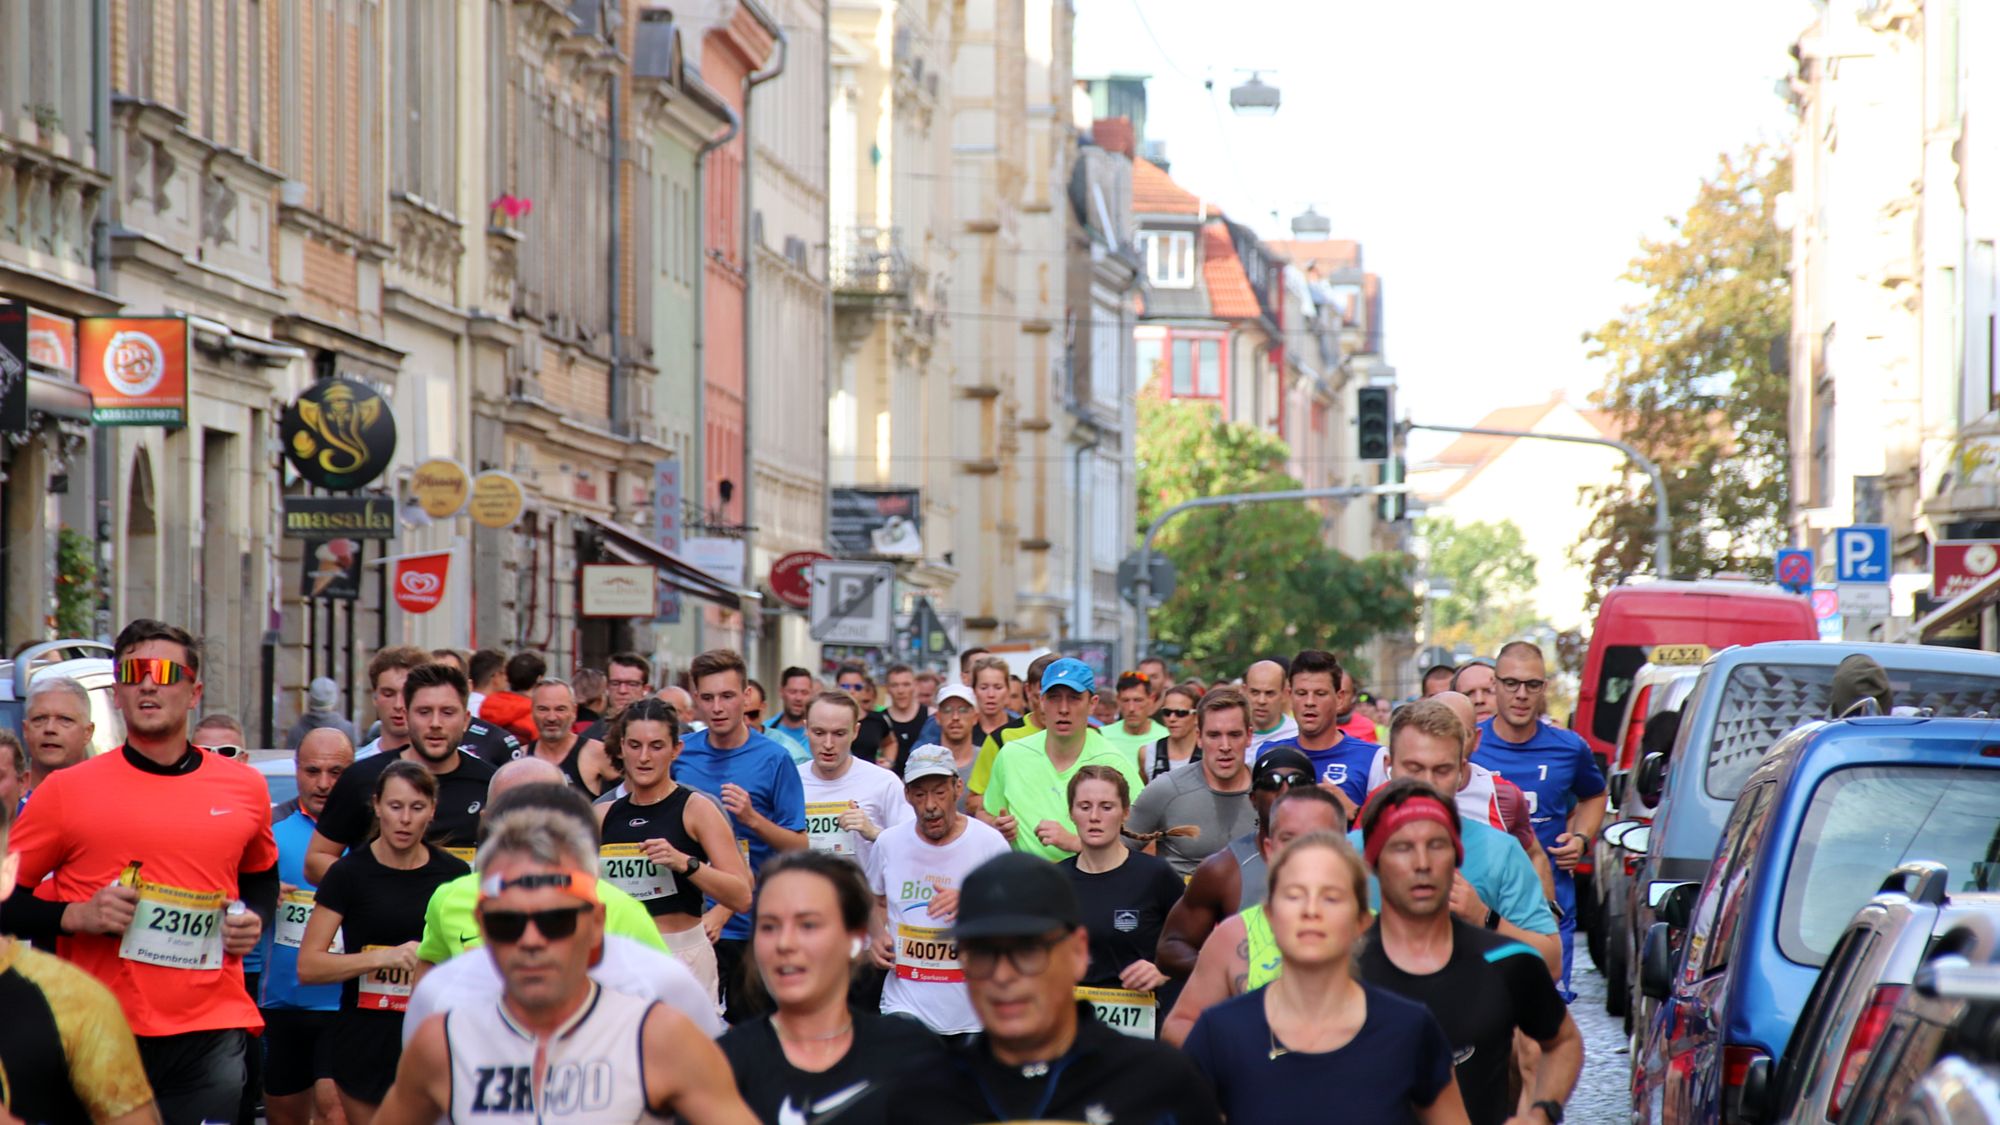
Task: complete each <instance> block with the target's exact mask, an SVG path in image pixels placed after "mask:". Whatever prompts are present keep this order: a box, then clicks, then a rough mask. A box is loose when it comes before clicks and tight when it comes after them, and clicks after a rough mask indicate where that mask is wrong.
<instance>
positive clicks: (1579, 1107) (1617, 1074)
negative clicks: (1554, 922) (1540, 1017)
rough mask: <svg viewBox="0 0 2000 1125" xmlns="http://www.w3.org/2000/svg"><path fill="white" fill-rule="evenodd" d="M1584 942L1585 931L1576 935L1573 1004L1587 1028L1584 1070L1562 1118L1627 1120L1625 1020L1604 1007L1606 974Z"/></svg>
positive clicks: (1599, 1122) (1605, 1122) (1598, 1122)
mask: <svg viewBox="0 0 2000 1125" xmlns="http://www.w3.org/2000/svg"><path fill="white" fill-rule="evenodd" d="M1584 945H1585V943H1584V940H1583V936H1582V935H1581V934H1579V935H1577V939H1576V967H1575V969H1574V970H1573V977H1574V979H1573V981H1572V984H1573V985H1574V987H1575V988H1576V1002H1575V1003H1573V1004H1571V1005H1570V1006H1569V1010H1570V1014H1571V1015H1572V1016H1574V1017H1575V1019H1576V1025H1577V1027H1578V1028H1579V1029H1580V1030H1581V1031H1582V1032H1583V1076H1582V1077H1581V1078H1579V1079H1577V1083H1576V1093H1575V1094H1574V1095H1572V1096H1571V1097H1570V1099H1569V1106H1568V1110H1567V1113H1566V1114H1565V1116H1564V1120H1565V1121H1568V1122H1574V1123H1576V1125H1586V1123H1587V1125H1609V1123H1611V1122H1617V1121H1624V1120H1626V1119H1627V1117H1628V1116H1629V1114H1630V1112H1631V1096H1630V1091H1631V1065H1632V1057H1631V1055H1630V1053H1629V1052H1628V1050H1627V1047H1626V1040H1625V1028H1624V1025H1623V1023H1622V1021H1620V1020H1619V1019H1618V1018H1617V1017H1616V1016H1610V1015H1606V1014H1605V1012H1604V977H1603V975H1602V974H1600V973H1599V972H1598V971H1597V967H1596V966H1595V965H1593V964H1591V961H1590V953H1589V951H1588V950H1587V949H1585V948H1584Z"/></svg>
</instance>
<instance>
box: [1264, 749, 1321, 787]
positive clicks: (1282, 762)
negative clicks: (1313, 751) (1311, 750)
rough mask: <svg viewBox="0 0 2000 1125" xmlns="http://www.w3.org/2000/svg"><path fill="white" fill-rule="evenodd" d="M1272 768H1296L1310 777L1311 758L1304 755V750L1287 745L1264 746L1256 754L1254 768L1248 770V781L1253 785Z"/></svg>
mask: <svg viewBox="0 0 2000 1125" xmlns="http://www.w3.org/2000/svg"><path fill="white" fill-rule="evenodd" d="M1274 770H1297V771H1299V772H1300V773H1302V774H1305V775H1306V776H1307V777H1311V776H1312V775H1313V764H1312V759H1311V758H1308V757H1306V755H1305V751H1303V750H1294V749H1292V748H1291V747H1289V746H1266V747H1265V748H1264V750H1263V752H1262V753H1260V754H1258V755H1257V766H1256V768H1255V769H1252V770H1251V771H1250V783H1251V784H1252V785H1255V784H1256V783H1257V782H1259V781H1262V780H1264V775H1265V774H1267V773H1270V772H1272V771H1274Z"/></svg>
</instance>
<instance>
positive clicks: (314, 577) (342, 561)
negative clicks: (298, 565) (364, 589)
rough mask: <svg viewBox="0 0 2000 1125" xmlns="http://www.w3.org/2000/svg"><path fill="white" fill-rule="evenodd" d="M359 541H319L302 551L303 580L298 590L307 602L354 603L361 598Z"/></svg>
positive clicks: (360, 549)
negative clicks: (319, 600) (314, 599)
mask: <svg viewBox="0 0 2000 1125" xmlns="http://www.w3.org/2000/svg"><path fill="white" fill-rule="evenodd" d="M361 552H362V547H361V541H360V540H359V539H322V540H320V541H318V542H317V543H314V544H313V545H312V549H311V550H310V551H307V552H306V558H305V580H304V585H303V586H302V587H301V589H300V593H302V594H303V595H304V596H305V597H307V598H308V599H311V598H319V599H323V600H326V601H346V602H351V601H356V600H358V599H359V598H360V597H361Z"/></svg>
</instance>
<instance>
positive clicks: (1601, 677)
mask: <svg viewBox="0 0 2000 1125" xmlns="http://www.w3.org/2000/svg"><path fill="white" fill-rule="evenodd" d="M1818 637H1819V625H1818V623H1817V622H1815V621H1814V620H1813V613H1812V603H1811V601H1810V600H1809V599H1807V598H1806V597H1805V596H1804V595H1801V594H1791V593H1787V592H1785V591H1783V590H1780V589H1778V588H1777V587H1776V586H1766V585H1762V584H1758V583H1753V582H1747V581H1731V580H1728V579H1710V580H1707V581H1700V582H1644V583H1637V584H1634V585H1630V586H1617V587H1613V588H1612V590H1611V592H1610V593H1607V594H1605V595H1604V601H1603V602H1601V603H1600V604H1599V605H1598V607H1597V621H1596V623H1595V624H1594V625H1593V626H1592V628H1591V631H1590V651H1589V652H1588V653H1587V654H1586V655H1585V657H1584V661H1583V683H1582V685H1581V686H1580V688H1579V690H1578V692H1577V698H1576V721H1575V722H1574V723H1572V724H1571V726H1572V727H1573V728H1574V729H1575V730H1576V732H1577V733H1579V734H1581V735H1583V737H1584V738H1585V739H1587V740H1588V741H1589V742H1590V748H1591V749H1592V750H1593V751H1595V752H1596V754H1597V757H1598V761H1599V762H1604V761H1606V760H1608V759H1609V758H1610V756H1611V755H1612V754H1613V753H1615V752H1616V748H1617V745H1618V741H1619V736H1620V735H1621V734H1623V733H1624V732H1623V731H1621V730H1619V724H1620V722H1621V721H1622V720H1623V719H1624V716H1625V703H1626V698H1625V697H1626V695H1627V694H1628V693H1629V692H1630V691H1631V690H1632V677H1633V676H1635V675H1637V674H1638V671H1639V669H1640V668H1641V667H1643V666H1645V665H1646V664H1649V663H1650V664H1697V665H1698V664H1702V663H1704V662H1706V661H1707V660H1708V656H1709V654H1710V653H1711V652H1717V651H1720V650H1722V649H1725V648H1728V647H1730V646H1731V645H1754V644H1758V643H1761V642H1763V641H1798V640H1807V641H1809V640H1816V639H1818Z"/></svg>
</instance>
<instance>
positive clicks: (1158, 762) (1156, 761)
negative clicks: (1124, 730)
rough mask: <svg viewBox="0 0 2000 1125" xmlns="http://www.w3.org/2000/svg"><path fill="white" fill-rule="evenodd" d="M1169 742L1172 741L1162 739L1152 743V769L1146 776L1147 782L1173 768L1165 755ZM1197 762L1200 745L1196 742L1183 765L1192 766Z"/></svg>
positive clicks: (1171, 760)
mask: <svg viewBox="0 0 2000 1125" xmlns="http://www.w3.org/2000/svg"><path fill="white" fill-rule="evenodd" d="M1170 741H1172V740H1171V739H1166V738H1162V739H1160V740H1159V741H1157V742H1155V743H1153V768H1152V769H1151V770H1150V771H1148V772H1147V774H1146V780H1147V781H1151V780H1153V779H1154V778H1156V777H1159V776H1161V775H1162V774H1164V773H1166V772H1167V771H1168V770H1170V769H1172V768H1174V760H1173V758H1172V757H1170V756H1169V755H1168V754H1167V743H1168V742H1170ZM1199 761H1201V743H1199V742H1197V743H1195V744H1194V753H1192V754H1189V755H1188V760H1187V762H1186V763H1184V764H1186V765H1193V764H1194V763H1196V762H1199Z"/></svg>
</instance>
